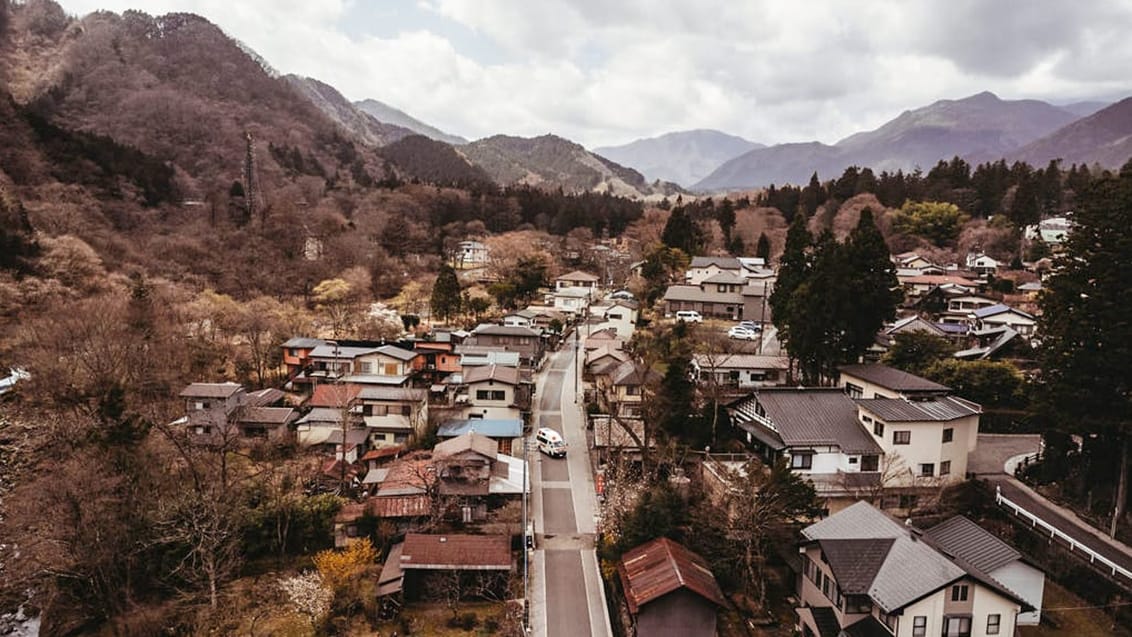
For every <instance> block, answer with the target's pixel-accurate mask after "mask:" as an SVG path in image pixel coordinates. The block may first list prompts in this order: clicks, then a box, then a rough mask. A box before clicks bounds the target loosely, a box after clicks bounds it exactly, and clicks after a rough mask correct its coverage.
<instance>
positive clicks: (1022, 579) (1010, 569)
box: [989, 561, 1046, 634]
mask: <svg viewBox="0 0 1132 637" xmlns="http://www.w3.org/2000/svg"><path fill="white" fill-rule="evenodd" d="M989 575H990V576H991V577H993V578H995V579H996V580H998V581H1000V582H1002V585H1003V586H1005V587H1006V588H1009V589H1010V590H1012V591H1014V592H1015V593H1018V594H1019V595H1020V596H1022V599H1024V600H1026V601H1027V602H1029V603H1030V605H1031V606H1033V607H1034V608H1036V609H1037V610H1032V611H1029V612H1025V613H1019V614H1018V620H1017V621H1018V625H1019V626H1037V625H1038V623H1039V622H1040V621H1041V619H1042V610H1041V609H1042V594H1043V593H1044V590H1045V582H1046V576H1045V573H1042V572H1041V571H1040V570H1038V569H1036V568H1034V567H1033V566H1030V565H1029V564H1027V563H1025V562H1022V561H1015V562H1011V563H1010V564H1007V565H1006V566H1003V567H1002V568H999V569H997V570H995V571H993V572H992V573H989ZM1004 634H1007V633H1004Z"/></svg>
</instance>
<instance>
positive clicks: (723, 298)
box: [664, 285, 743, 305]
mask: <svg viewBox="0 0 1132 637" xmlns="http://www.w3.org/2000/svg"><path fill="white" fill-rule="evenodd" d="M664 300H665V301H686V302H690V303H732V304H735V305H741V304H742V303H743V295H742V294H739V293H738V292H716V291H715V290H701V289H700V286H698V285H670V286H668V289H667V290H665V291H664Z"/></svg>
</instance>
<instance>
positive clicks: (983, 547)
mask: <svg viewBox="0 0 1132 637" xmlns="http://www.w3.org/2000/svg"><path fill="white" fill-rule="evenodd" d="M924 535H926V536H928V538H930V539H931V540H932V541H934V542H935V543H936V546H937V547H938V548H939V549H940V550H942V551H944V552H945V553H947V554H949V555H954V556H956V557H959V558H962V559H963V560H965V561H967V562H968V563H970V564H971V565H972V566H974V567H975V568H977V569H980V570H982V571H984V572H987V573H990V572H991V571H994V570H996V569H999V568H1002V567H1003V566H1006V565H1007V564H1009V563H1011V562H1014V561H1016V560H1019V559H1021V558H1022V554H1021V553H1019V552H1018V551H1016V550H1014V548H1013V547H1011V546H1010V545H1009V544H1007V543H1006V542H1003V541H1002V540H1000V539H998V538H997V537H995V536H994V535H993V534H991V533H990V532H989V531H987V530H986V529H984V528H982V527H981V526H979V525H978V524H975V523H974V522H972V521H971V520H969V519H967V518H966V517H964V516H962V515H957V516H955V517H953V518H950V519H948V520H945V521H943V522H941V523H939V524H937V525H935V526H933V527H932V528H930V529H928V530H927V531H924Z"/></svg>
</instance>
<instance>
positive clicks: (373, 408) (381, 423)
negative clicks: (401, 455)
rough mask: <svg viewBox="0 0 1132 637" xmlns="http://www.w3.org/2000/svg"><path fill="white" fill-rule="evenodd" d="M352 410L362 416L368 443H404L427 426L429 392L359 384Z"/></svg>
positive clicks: (410, 388) (421, 432) (370, 444)
mask: <svg viewBox="0 0 1132 637" xmlns="http://www.w3.org/2000/svg"><path fill="white" fill-rule="evenodd" d="M351 411H352V412H353V413H356V414H359V415H360V416H361V420H362V423H363V424H364V425H365V427H366V431H368V432H369V446H370V447H382V446H391V445H404V444H408V443H409V442H410V441H412V440H414V439H416V438H417V437H418V436H422V435H424V432H425V429H427V427H428V391H426V390H425V389H417V388H413V387H391V386H383V385H366V386H360V387H359V389H358V393H357V395H356V397H355V399H354V401H353V403H352V404H351Z"/></svg>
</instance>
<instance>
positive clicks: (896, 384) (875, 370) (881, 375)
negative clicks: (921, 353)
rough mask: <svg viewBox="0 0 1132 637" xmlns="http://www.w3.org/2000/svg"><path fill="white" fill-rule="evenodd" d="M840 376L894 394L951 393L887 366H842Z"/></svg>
mask: <svg viewBox="0 0 1132 637" xmlns="http://www.w3.org/2000/svg"><path fill="white" fill-rule="evenodd" d="M840 371H841V374H842V376H845V375H849V376H855V377H857V378H860V379H861V380H864V381H867V382H870V383H872V384H874V385H880V386H881V387H884V388H886V389H891V390H892V391H895V392H923V391H938V392H946V391H951V388H950V387H947V386H946V385H940V384H939V383H936V382H932V381H930V380H928V379H926V378H921V377H919V376H916V375H915V374H909V373H908V372H905V371H901V370H899V369H896V368H894V367H889V366H887V365H876V364H874V365H844V366H842V367H841V368H840Z"/></svg>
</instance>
